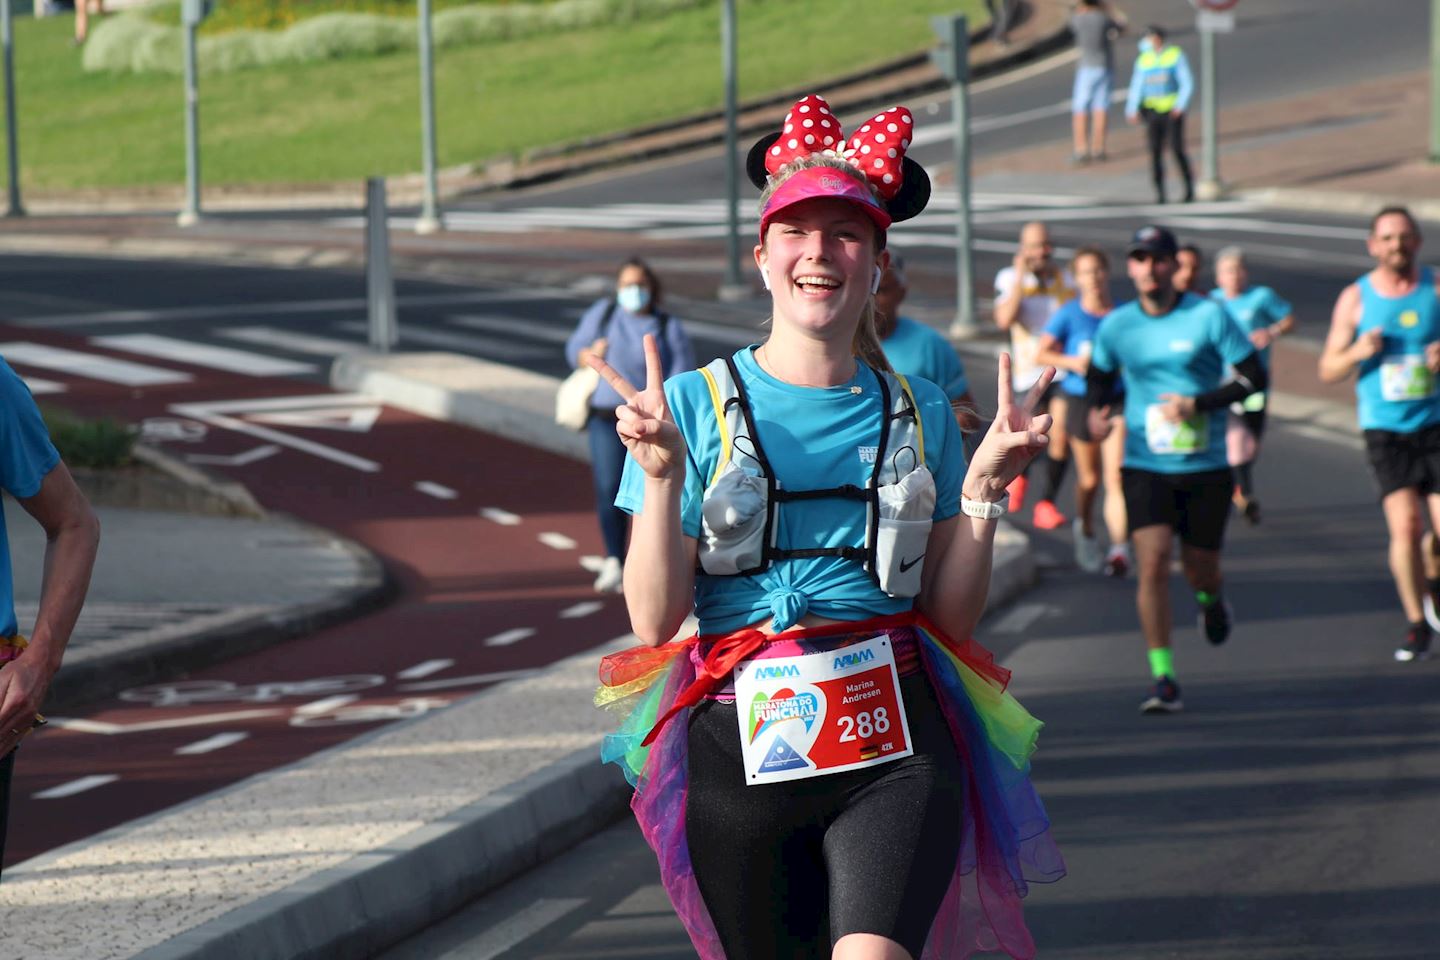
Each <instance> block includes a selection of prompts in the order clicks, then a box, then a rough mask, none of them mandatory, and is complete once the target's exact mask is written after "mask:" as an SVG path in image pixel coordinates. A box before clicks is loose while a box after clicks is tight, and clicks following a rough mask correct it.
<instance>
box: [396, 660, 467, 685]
mask: <svg viewBox="0 0 1440 960" xmlns="http://www.w3.org/2000/svg"><path fill="white" fill-rule="evenodd" d="M453 666H455V661H454V660H422V661H421V662H420V663H417V664H415V666H413V667H406V668H405V669H404V670H401V671H400V672H399V673H397V674H395V679H397V680H419V679H420V678H421V677H428V676H430V674H432V673H439V672H440V671H441V670H449V669H450V668H451V667H453Z"/></svg>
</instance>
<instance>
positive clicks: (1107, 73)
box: [1070, 0, 1127, 163]
mask: <svg viewBox="0 0 1440 960" xmlns="http://www.w3.org/2000/svg"><path fill="white" fill-rule="evenodd" d="M1126 22H1127V21H1126V20H1125V15H1124V14H1123V13H1121V12H1120V11H1119V10H1117V9H1116V8H1114V7H1112V6H1110V5H1109V4H1108V3H1106V2H1105V0H1078V2H1077V3H1076V5H1075V12H1074V13H1072V14H1071V15H1070V30H1071V32H1072V33H1074V34H1075V46H1076V47H1077V48H1078V49H1079V51H1080V61H1079V64H1078V65H1077V66H1076V67H1075V87H1074V90H1073V92H1072V93H1071V96H1070V104H1071V106H1070V115H1071V126H1072V128H1073V130H1074V134H1075V149H1074V152H1073V153H1072V154H1071V161H1072V162H1074V163H1089V162H1090V161H1091V160H1104V159H1105V126H1106V121H1107V119H1108V111H1109V110H1110V91H1111V88H1112V86H1113V81H1114V76H1115V51H1114V49H1113V46H1112V41H1113V39H1114V38H1115V37H1116V36H1118V35H1120V34H1121V33H1124V32H1125V27H1126Z"/></svg>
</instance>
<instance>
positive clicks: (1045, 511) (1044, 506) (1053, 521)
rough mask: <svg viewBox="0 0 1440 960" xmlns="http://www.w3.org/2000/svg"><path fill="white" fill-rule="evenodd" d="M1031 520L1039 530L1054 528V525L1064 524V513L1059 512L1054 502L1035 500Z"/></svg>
mask: <svg viewBox="0 0 1440 960" xmlns="http://www.w3.org/2000/svg"><path fill="white" fill-rule="evenodd" d="M1033 522H1034V524H1035V527H1036V528H1037V529H1039V530H1054V529H1055V528H1056V527H1060V526H1064V524H1065V514H1063V513H1061V512H1060V510H1059V508H1057V507H1056V506H1055V504H1054V502H1052V501H1050V500H1037V501H1036V502H1035V516H1034V518H1033Z"/></svg>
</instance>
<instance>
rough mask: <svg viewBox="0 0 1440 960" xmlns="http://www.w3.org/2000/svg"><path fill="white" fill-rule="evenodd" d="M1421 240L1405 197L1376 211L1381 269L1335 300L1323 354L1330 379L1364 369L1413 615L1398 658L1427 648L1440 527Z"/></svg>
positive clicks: (1430, 329) (1373, 236)
mask: <svg viewBox="0 0 1440 960" xmlns="http://www.w3.org/2000/svg"><path fill="white" fill-rule="evenodd" d="M1420 240H1421V237H1420V225H1419V224H1418V223H1416V222H1415V218H1414V217H1413V216H1411V215H1410V211H1409V210H1407V209H1405V208H1404V207H1386V208H1384V209H1383V210H1381V211H1380V212H1379V213H1377V214H1376V215H1375V218H1374V220H1372V221H1371V223H1370V237H1369V239H1368V241H1367V247H1368V249H1369V251H1370V256H1372V257H1374V258H1375V269H1374V270H1371V271H1370V272H1369V273H1367V274H1365V276H1363V277H1361V278H1360V279H1359V280H1357V281H1356V282H1354V283H1352V284H1351V285H1350V286H1348V287H1346V288H1345V289H1344V291H1343V292H1341V294H1340V297H1339V299H1337V300H1336V301H1335V311H1334V313H1333V314H1332V316H1331V319H1330V333H1329V334H1328V335H1327V336H1326V338H1325V349H1324V351H1323V352H1322V353H1321V354H1320V378H1321V379H1322V380H1325V381H1326V382H1328V383H1338V382H1340V381H1342V380H1344V379H1345V378H1346V377H1348V376H1350V374H1351V373H1354V372H1356V371H1358V372H1359V377H1358V378H1357V380H1356V382H1355V395H1356V398H1357V400H1358V404H1359V413H1360V429H1361V430H1363V431H1364V432H1365V450H1366V453H1367V454H1368V455H1369V458H1370V469H1371V471H1372V472H1373V473H1374V474H1375V481H1376V483H1377V485H1378V486H1379V488H1380V505H1381V507H1382V508H1383V510H1384V511H1385V525H1386V527H1387V528H1388V529H1389V532H1390V573H1391V575H1392V576H1393V577H1394V578H1395V589H1396V592H1397V593H1399V595H1400V605H1401V607H1403V608H1404V610H1405V617H1406V619H1407V620H1408V621H1409V627H1408V628H1407V630H1406V632H1405V639H1404V641H1403V642H1402V643H1401V644H1400V646H1399V647H1398V648H1397V649H1396V650H1395V659H1396V660H1399V661H1401V662H1410V661H1414V660H1423V659H1425V658H1426V657H1427V656H1429V654H1430V638H1431V630H1430V626H1429V625H1428V624H1427V623H1426V621H1425V616H1424V609H1423V603H1422V600H1421V598H1422V596H1423V595H1424V594H1425V592H1426V589H1427V585H1426V582H1425V563H1424V560H1423V558H1422V555H1421V534H1422V533H1423V531H1424V529H1425V517H1426V514H1427V513H1428V514H1429V519H1430V525H1431V527H1432V528H1440V393H1437V391H1436V388H1435V375H1436V373H1437V372H1440V307H1437V305H1436V295H1437V294H1436V290H1437V287H1436V284H1435V271H1434V270H1433V269H1432V268H1431V267H1422V266H1420V262H1419V259H1418V257H1419V253H1420ZM1436 586H1440V583H1437V584H1436ZM1433 599H1434V597H1433V594H1432V602H1433Z"/></svg>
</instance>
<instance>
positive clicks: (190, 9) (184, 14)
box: [80, 0, 213, 227]
mask: <svg viewBox="0 0 1440 960" xmlns="http://www.w3.org/2000/svg"><path fill="white" fill-rule="evenodd" d="M80 2H81V3H84V2H85V0H80ZM212 2H213V0H181V4H180V21H181V24H182V25H183V26H184V28H185V207H184V208H183V209H182V210H181V211H180V216H179V217H177V218H176V221H177V222H178V223H179V224H180V226H182V227H193V226H194V225H195V224H197V223H199V222H200V90H199V73H200V71H199V67H198V64H197V58H196V53H195V42H196V41H195V31H196V30H198V29H199V28H200V22H201V21H202V20H204V19H205V17H206V16H208V15H209V13H210V7H211V3H212Z"/></svg>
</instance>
